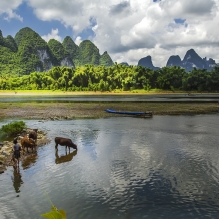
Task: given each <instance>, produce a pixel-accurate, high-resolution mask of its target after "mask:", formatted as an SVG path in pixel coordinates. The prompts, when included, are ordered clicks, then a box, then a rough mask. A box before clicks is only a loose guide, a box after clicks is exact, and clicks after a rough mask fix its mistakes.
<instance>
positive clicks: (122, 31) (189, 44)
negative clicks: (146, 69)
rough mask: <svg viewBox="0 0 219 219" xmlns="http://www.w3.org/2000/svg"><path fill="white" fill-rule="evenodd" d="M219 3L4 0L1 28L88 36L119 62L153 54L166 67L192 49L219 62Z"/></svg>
mask: <svg viewBox="0 0 219 219" xmlns="http://www.w3.org/2000/svg"><path fill="white" fill-rule="evenodd" d="M218 7H219V0H193V1H192V4H191V0H144V1H143V0H125V1H124V0H109V1H99V0H92V1H90V0H62V1H60V0H46V1H44V0H1V2H0V29H1V31H2V34H3V36H4V37H6V36H7V35H11V36H13V37H14V36H15V34H16V33H17V32H18V31H19V30H20V29H21V28H23V27H30V28H31V29H33V30H34V31H36V32H37V33H38V34H39V35H40V36H41V37H42V38H43V39H45V40H46V41H48V40H49V39H52V38H53V39H56V40H59V41H60V42H62V41H63V39H64V38H65V37H66V36H70V37H71V38H72V39H73V40H74V41H75V42H76V44H78V45H79V44H80V42H81V41H82V40H86V39H89V40H91V41H92V42H93V43H94V44H95V45H96V46H97V47H98V48H99V50H100V54H102V53H103V52H105V51H107V52H108V53H109V55H110V56H111V58H112V59H113V61H114V62H118V63H120V62H128V63H129V64H133V65H136V64H137V63H138V60H139V59H141V58H143V57H146V56H148V55H150V56H152V61H153V63H154V65H155V66H159V67H162V66H165V65H166V62H167V60H168V58H169V57H170V55H179V56H180V57H181V59H183V58H184V55H185V53H186V52H187V51H188V50H189V49H191V48H193V49H195V51H196V52H197V53H198V54H199V55H200V56H201V57H202V58H204V57H207V58H213V59H215V60H216V62H217V63H218V62H219V53H218V47H219V37H218V35H219V22H218V20H219V10H218Z"/></svg>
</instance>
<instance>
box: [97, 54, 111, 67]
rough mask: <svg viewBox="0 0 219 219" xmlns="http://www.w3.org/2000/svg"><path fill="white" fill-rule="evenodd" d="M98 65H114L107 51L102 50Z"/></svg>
mask: <svg viewBox="0 0 219 219" xmlns="http://www.w3.org/2000/svg"><path fill="white" fill-rule="evenodd" d="M100 65H103V66H112V65H114V63H113V61H112V59H111V57H110V56H109V55H108V53H107V52H104V53H103V55H101V56H100Z"/></svg>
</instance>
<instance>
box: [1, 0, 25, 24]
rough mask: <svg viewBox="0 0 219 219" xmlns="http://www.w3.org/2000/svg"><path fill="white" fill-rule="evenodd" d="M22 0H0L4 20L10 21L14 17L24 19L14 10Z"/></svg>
mask: <svg viewBox="0 0 219 219" xmlns="http://www.w3.org/2000/svg"><path fill="white" fill-rule="evenodd" d="M22 2H23V1H22V0H10V1H0V15H1V14H4V15H5V16H4V20H7V21H10V20H11V19H13V18H14V19H18V20H20V21H23V18H22V17H21V16H20V15H18V14H16V13H15V12H14V10H15V9H16V8H17V7H18V6H19V5H21V4H22Z"/></svg>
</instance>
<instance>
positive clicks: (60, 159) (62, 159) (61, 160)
mask: <svg viewBox="0 0 219 219" xmlns="http://www.w3.org/2000/svg"><path fill="white" fill-rule="evenodd" d="M76 154H77V150H75V151H73V152H71V153H68V152H67V151H66V155H61V156H59V155H58V151H56V153H55V156H56V159H55V163H56V164H60V163H65V162H69V161H71V160H72V159H73V157H74V156H75V155H76Z"/></svg>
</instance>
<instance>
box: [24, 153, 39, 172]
mask: <svg viewBox="0 0 219 219" xmlns="http://www.w3.org/2000/svg"><path fill="white" fill-rule="evenodd" d="M37 158H38V156H37V152H35V153H33V154H28V155H26V156H25V158H24V159H23V161H22V167H23V169H24V170H25V169H28V168H30V167H31V166H33V165H34V164H35V163H36V161H37Z"/></svg>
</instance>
